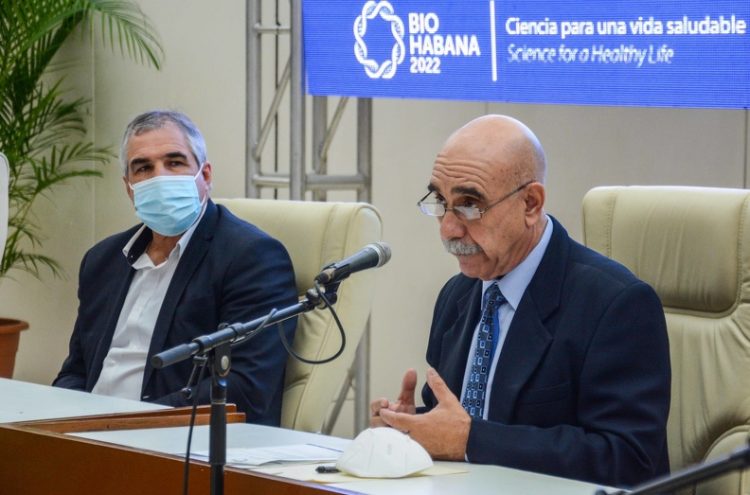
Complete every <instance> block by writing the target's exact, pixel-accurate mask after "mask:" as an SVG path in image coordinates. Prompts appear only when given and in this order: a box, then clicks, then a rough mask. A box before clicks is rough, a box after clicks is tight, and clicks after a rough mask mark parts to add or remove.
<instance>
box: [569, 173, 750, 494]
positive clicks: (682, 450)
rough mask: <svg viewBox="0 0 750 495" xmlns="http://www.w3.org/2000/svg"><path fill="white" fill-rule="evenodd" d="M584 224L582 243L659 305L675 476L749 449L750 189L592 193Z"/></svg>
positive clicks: (716, 489)
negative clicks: (647, 289) (666, 346)
mask: <svg viewBox="0 0 750 495" xmlns="http://www.w3.org/2000/svg"><path fill="white" fill-rule="evenodd" d="M583 224H584V225H583V227H584V228H583V230H584V242H585V244H586V245H587V246H589V247H591V248H593V249H595V250H597V251H599V252H601V253H602V254H604V255H606V256H608V257H610V258H613V259H616V260H618V261H620V262H621V263H623V264H624V265H625V266H627V267H628V268H629V269H630V270H631V271H633V273H635V275H636V276H638V277H639V278H640V279H642V280H644V281H646V282H647V283H649V284H650V285H651V286H652V287H653V288H654V289H655V290H656V292H657V293H658V294H659V297H660V298H661V301H662V305H663V306H664V313H665V315H666V320H667V327H668V331H669V343H670V351H671V352H670V353H671V360H672V405H671V410H670V415H669V422H668V430H667V438H668V443H669V456H670V463H671V467H672V470H676V469H681V468H683V467H685V466H687V465H690V464H694V463H699V462H703V461H705V460H706V459H708V458H714V457H716V456H717V455H719V454H726V453H728V452H729V451H731V450H733V449H734V448H737V447H739V446H742V445H745V444H747V441H748V433H749V432H750V426H748V425H750V191H748V190H744V189H720V188H705V187H678V186H632V187H598V188H594V189H592V190H591V191H589V192H588V193H587V194H586V196H585V197H584V200H583ZM634 331H637V329H634ZM634 337H635V336H634ZM696 493H706V494H709V493H710V494H717V495H718V494H740V493H741V494H748V493H750V472H748V471H744V472H743V474H742V475H740V474H734V475H730V476H725V477H722V478H720V479H717V480H715V481H713V482H711V483H707V484H701V485H699V486H698V488H697V492H696Z"/></svg>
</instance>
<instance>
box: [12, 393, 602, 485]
mask: <svg viewBox="0 0 750 495" xmlns="http://www.w3.org/2000/svg"><path fill="white" fill-rule="evenodd" d="M158 409H167V408H166V407H165V406H159V405H155V404H150V403H146V402H139V401H131V400H125V399H118V398H113V397H106V396H101V395H94V394H89V393H85V392H78V391H73V390H67V389H61V388H56V387H50V386H46V385H38V384H33V383H27V382H21V381H17V380H7V379H0V423H12V422H17V421H32V420H42V419H58V418H72V417H76V416H89V415H98V414H114V413H127V412H140V411H143V412H145V411H153V410H158ZM70 435H75V436H77V437H80V438H85V439H90V440H95V441H98V442H105V443H110V444H114V445H118V446H122V447H126V448H127V447H129V448H133V449H137V450H139V451H151V452H156V453H159V454H169V455H179V454H181V453H182V452H184V451H185V446H186V439H187V428H186V427H174V428H149V429H142V430H132V429H131V430H115V431H97V432H86V433H74V434H70ZM208 440H209V427H208V426H198V427H196V428H195V431H194V433H193V441H192V442H193V443H192V449H193V450H194V451H198V450H208V443H209V442H208ZM350 441H351V440H347V439H342V438H336V437H331V436H326V435H318V434H313V433H306V432H300V431H293V430H287V429H283V428H272V427H268V426H260V425H251V424H245V423H230V424H228V425H227V446H228V447H229V448H233V447H264V446H281V445H294V444H301V443H313V444H317V445H322V446H327V447H332V448H336V449H339V450H341V449H343V448H345V446H346V445H347V444H348V443H349V442H350ZM0 449H2V445H0ZM0 454H2V452H0ZM437 464H446V465H452V466H455V464H453V463H440V462H438V463H437ZM459 466H460V467H461V468H462V469H465V470H466V471H467V472H464V473H459V474H449V475H442V476H422V477H413V478H406V479H398V480H356V481H352V482H348V483H338V484H334V485H331V486H333V487H335V488H338V489H340V490H345V491H348V492H355V493H363V494H370V495H399V494H408V495H427V494H430V495H456V494H475V493H498V494H503V495H532V494H540V495H546V494H555V495H593V493H594V492H595V490H596V488H597V486H596V485H593V484H590V483H584V482H580V481H573V480H568V479H564V478H557V477H552V476H546V475H541V474H536V473H530V472H526V471H519V470H516V469H510V468H504V467H499V466H483V465H476V464H466V463H460V464H459Z"/></svg>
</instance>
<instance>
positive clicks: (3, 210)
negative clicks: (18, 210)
mask: <svg viewBox="0 0 750 495" xmlns="http://www.w3.org/2000/svg"><path fill="white" fill-rule="evenodd" d="M8 173H9V167H8V159H7V158H5V155H3V154H2V153H0V259H2V257H3V251H4V250H5V240H6V239H7V238H8Z"/></svg>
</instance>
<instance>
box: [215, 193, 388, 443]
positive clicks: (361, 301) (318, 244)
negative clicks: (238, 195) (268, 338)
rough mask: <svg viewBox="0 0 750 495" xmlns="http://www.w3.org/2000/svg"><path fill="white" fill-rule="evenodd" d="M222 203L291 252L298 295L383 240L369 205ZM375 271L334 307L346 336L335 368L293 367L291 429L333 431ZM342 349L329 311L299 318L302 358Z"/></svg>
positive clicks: (346, 285) (348, 283) (292, 362)
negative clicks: (325, 270)
mask: <svg viewBox="0 0 750 495" xmlns="http://www.w3.org/2000/svg"><path fill="white" fill-rule="evenodd" d="M216 202H217V203H219V204H223V205H225V206H226V207H227V208H229V210H230V211H232V212H233V213H234V214H235V215H237V216H238V217H240V218H242V219H244V220H247V221H248V222H250V223H252V224H254V225H256V226H258V227H259V228H261V229H262V230H264V231H266V232H267V233H269V234H270V235H272V236H273V237H275V238H277V239H279V240H280V241H281V242H282V243H283V244H284V246H286V248H287V250H288V251H289V255H290V256H291V258H292V263H293V264H294V271H295V276H296V282H297V291H298V293H299V294H300V295H303V294H304V293H305V292H306V291H307V289H309V288H311V287H312V286H313V279H314V278H315V276H316V275H317V274H318V273H319V272H320V269H321V268H322V267H323V266H324V265H327V264H329V263H331V262H334V261H338V260H340V259H343V258H345V257H347V256H349V255H351V254H353V253H355V252H356V251H358V250H359V249H360V248H362V247H364V246H365V245H367V244H370V243H372V242H377V241H379V240H380V239H381V221H380V215H379V214H378V212H377V210H376V209H375V208H374V207H373V206H371V205H368V204H364V203H343V202H342V203H337V202H328V203H321V202H302V201H284V200H263V199H244V198H242V199H218V200H216ZM376 272H377V271H376V270H365V271H362V272H359V273H355V274H354V275H352V276H351V277H349V278H348V279H346V280H344V281H343V282H342V283H341V286H340V287H339V291H338V296H339V297H338V302H336V304H334V308H335V309H336V311H337V313H338V315H339V318H340V319H341V323H342V324H343V326H344V330H345V331H346V349H345V350H344V353H343V354H342V355H341V356H339V357H338V358H337V359H336V360H334V361H332V362H330V363H327V364H322V365H315V366H313V365H309V364H304V363H302V362H300V361H297V360H296V359H294V358H292V357H290V358H289V360H288V361H287V366H286V383H285V386H284V398H283V401H282V410H281V416H282V417H281V424H282V426H284V427H285V428H293V429H296V430H305V431H314V432H317V431H321V430H322V428H323V426H324V425H325V424H327V422H328V420H329V415H330V414H331V412H332V410H333V407H332V406H333V402H334V400H335V398H336V397H337V395H338V393H339V390H340V389H341V387H342V385H343V383H344V380H345V378H346V376H347V370H348V369H349V368H350V367H351V365H352V364H353V361H354V356H355V351H356V349H357V345H358V343H359V340H360V338H361V337H362V333H363V331H364V328H365V325H366V323H367V319H368V317H369V315H370V307H371V304H372V297H373V292H374V287H373V282H374V277H375V275H376ZM339 343H340V337H339V332H338V329H337V327H336V323H335V322H334V321H333V318H332V316H331V313H330V312H329V311H328V310H325V311H323V310H317V309H316V310H314V311H311V312H308V313H306V314H304V315H302V316H301V317H300V319H299V322H298V325H297V333H296V335H295V339H294V350H295V351H296V352H297V353H298V354H300V355H301V356H303V357H305V358H308V359H323V358H326V357H328V356H331V355H332V354H334V353H335V352H336V351H337V350H338V348H339Z"/></svg>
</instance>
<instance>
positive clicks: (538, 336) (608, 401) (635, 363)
mask: <svg viewBox="0 0 750 495" xmlns="http://www.w3.org/2000/svg"><path fill="white" fill-rule="evenodd" d="M481 293H482V283H481V281H480V280H477V279H470V278H467V277H465V276H463V275H457V276H455V277H453V278H452V279H451V280H450V281H448V283H447V284H446V285H445V287H443V289H442V291H441V293H440V296H439V297H438V300H437V304H436V305H435V312H434V319H433V323H432V329H431V332H430V340H429V345H428V348H427V361H428V362H429V364H430V365H432V366H433V367H434V368H435V369H437V371H438V372H439V373H440V375H441V376H442V377H443V378H444V379H445V381H446V383H447V384H448V386H449V387H450V389H451V391H453V393H454V394H456V396H457V397H460V395H461V387H462V384H463V377H464V370H465V369H466V362H467V359H468V354H469V347H470V345H471V340H472V334H473V332H474V328H475V326H476V324H477V320H478V319H479V314H480V306H481ZM422 395H423V400H424V402H425V405H426V407H427V409H429V408H432V407H434V406H435V405H436V401H435V397H434V395H433V394H432V392H431V391H430V390H429V388H428V387H427V386H425V387H424V389H423V393H422ZM669 398H670V365H669V346H668V340H667V332H666V324H665V320H664V313H663V310H662V307H661V303H660V301H659V299H658V297H657V295H656V293H655V292H654V291H653V289H651V287H649V286H648V285H646V284H645V283H643V282H641V281H639V280H638V279H636V278H635V276H634V275H633V274H632V273H630V272H629V271H628V270H627V269H626V268H625V267H623V266H622V265H620V264H618V263H616V262H615V261H612V260H610V259H608V258H606V257H604V256H602V255H600V254H598V253H596V252H594V251H592V250H590V249H588V248H586V247H584V246H582V245H580V244H578V243H576V242H575V241H573V240H572V239H570V238H569V237H568V234H567V232H566V231H565V229H563V227H562V226H561V225H560V224H559V223H558V222H557V221H555V220H554V219H553V231H552V237H551V239H550V243H549V245H548V247H547V251H546V253H545V254H544V257H543V258H542V261H541V263H540V265H539V267H538V269H537V271H536V273H535V274H534V276H533V278H532V280H531V282H530V283H529V286H528V287H527V289H526V292H525V293H524V295H523V297H522V299H521V302H520V303H519V306H518V309H517V311H516V313H515V316H514V317H513V321H512V322H511V325H510V328H509V330H508V335H507V337H506V341H505V344H504V346H503V348H502V351H501V354H500V357H499V361H498V366H497V371H496V374H495V376H494V382H493V384H492V388H491V398H490V404H489V411H488V420H487V421H485V420H476V419H474V420H472V423H471V430H470V433H469V441H468V446H467V457H468V459H469V461H470V462H477V463H483V464H499V465H503V466H509V467H513V468H519V469H524V470H530V471H537V472H542V473H547V474H552V475H558V476H564V477H568V478H576V479H582V480H587V481H592V482H597V483H602V484H608V485H615V486H622V485H631V484H637V483H639V482H642V481H644V480H647V479H649V478H651V477H654V476H656V475H660V474H663V473H666V472H667V471H668V469H669V467H668V458H667V443H666V422H667V415H668V412H669Z"/></svg>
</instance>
